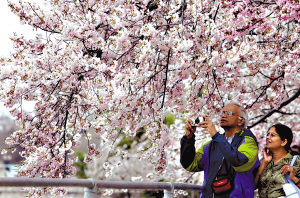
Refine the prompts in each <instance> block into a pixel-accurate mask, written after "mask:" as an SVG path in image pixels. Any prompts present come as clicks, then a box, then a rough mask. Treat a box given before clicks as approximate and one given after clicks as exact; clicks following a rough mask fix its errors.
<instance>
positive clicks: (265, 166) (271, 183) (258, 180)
mask: <svg viewBox="0 0 300 198" xmlns="http://www.w3.org/2000/svg"><path fill="white" fill-rule="evenodd" d="M292 140H293V133H292V130H291V129H290V128H289V127H287V126H285V125H283V124H275V125H273V126H272V127H271V128H270V129H269V131H268V133H267V134H266V147H265V148H264V149H263V159H262V160H261V164H260V167H259V169H258V173H257V175H256V177H255V180H254V182H255V185H256V186H259V189H258V192H259V195H260V197H261V198H265V197H268V198H269V197H274V198H275V197H276V198H277V197H285V193H284V191H283V188H282V184H285V183H286V179H285V176H284V175H285V174H289V177H290V178H291V180H293V181H294V183H295V184H296V185H297V186H298V187H300V180H299V178H300V157H298V158H297V159H296V161H295V163H294V166H293V167H291V166H289V164H290V163H291V161H292V158H293V156H292V154H291V148H290V146H291V143H292Z"/></svg>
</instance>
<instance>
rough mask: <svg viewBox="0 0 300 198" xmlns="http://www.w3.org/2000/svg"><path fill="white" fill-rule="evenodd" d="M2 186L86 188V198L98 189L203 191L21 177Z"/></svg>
mask: <svg viewBox="0 0 300 198" xmlns="http://www.w3.org/2000/svg"><path fill="white" fill-rule="evenodd" d="M0 186H11V187H50V186H53V187H84V198H96V189H97V188H112V189H145V190H164V198H172V197H173V196H174V190H192V191H200V190H201V186H199V185H194V184H185V183H172V182H131V181H105V180H94V179H42V178H20V177H0Z"/></svg>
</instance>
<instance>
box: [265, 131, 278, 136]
mask: <svg viewBox="0 0 300 198" xmlns="http://www.w3.org/2000/svg"><path fill="white" fill-rule="evenodd" d="M268 136H270V137H275V136H279V135H278V134H276V133H271V132H269V133H267V134H266V137H268Z"/></svg>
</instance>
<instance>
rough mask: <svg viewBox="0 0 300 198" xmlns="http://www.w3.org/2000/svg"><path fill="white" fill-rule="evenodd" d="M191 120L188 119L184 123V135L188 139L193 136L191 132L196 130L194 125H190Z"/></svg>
mask: <svg viewBox="0 0 300 198" xmlns="http://www.w3.org/2000/svg"><path fill="white" fill-rule="evenodd" d="M192 124H193V121H192V120H191V119H188V120H187V122H186V124H185V135H186V137H187V138H188V139H190V138H192V137H193V134H194V133H195V131H196V127H193V126H192Z"/></svg>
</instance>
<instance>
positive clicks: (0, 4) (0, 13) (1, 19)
mask: <svg viewBox="0 0 300 198" xmlns="http://www.w3.org/2000/svg"><path fill="white" fill-rule="evenodd" d="M13 1H16V0H13ZM0 27H1V33H0V35H1V36H0V43H1V48H0V57H3V56H5V57H7V56H9V54H10V51H11V50H12V47H13V45H12V41H11V40H10V39H9V38H11V37H12V36H13V35H14V32H16V33H18V34H24V36H25V37H27V38H29V37H30V38H34V37H35V33H36V32H34V31H33V28H32V27H30V26H28V25H21V24H20V20H19V18H18V17H17V16H15V15H14V14H13V13H12V12H11V11H10V8H9V7H8V6H7V0H0Z"/></svg>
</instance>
